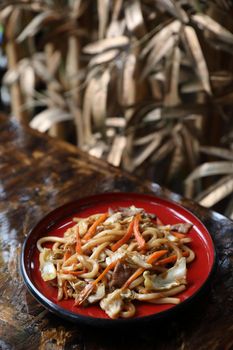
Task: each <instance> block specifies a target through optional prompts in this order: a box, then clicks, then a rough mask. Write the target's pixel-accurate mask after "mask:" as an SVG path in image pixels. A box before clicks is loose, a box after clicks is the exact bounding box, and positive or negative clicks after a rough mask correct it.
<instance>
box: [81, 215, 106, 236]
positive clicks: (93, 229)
mask: <svg viewBox="0 0 233 350" xmlns="http://www.w3.org/2000/svg"><path fill="white" fill-rule="evenodd" d="M107 217H108V213H104V214H102V215H100V217H99V218H98V219H97V220H96V221H95V222H94V223H93V224H92V225H91V227H90V228H89V230H88V231H87V233H86V234H85V236H84V237H83V239H84V240H86V241H87V240H88V239H90V238H92V237H93V236H94V234H95V232H96V228H97V226H99V224H101V223H102V222H104V221H105V219H107Z"/></svg>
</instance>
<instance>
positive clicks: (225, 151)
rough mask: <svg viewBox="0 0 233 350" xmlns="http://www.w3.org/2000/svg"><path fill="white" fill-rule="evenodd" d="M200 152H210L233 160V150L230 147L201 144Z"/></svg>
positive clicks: (209, 153)
mask: <svg viewBox="0 0 233 350" xmlns="http://www.w3.org/2000/svg"><path fill="white" fill-rule="evenodd" d="M200 152H202V153H205V154H208V155H210V156H216V157H219V158H223V159H228V160H232V161H233V150H232V151H230V150H228V149H225V148H220V147H211V146H201V147H200Z"/></svg>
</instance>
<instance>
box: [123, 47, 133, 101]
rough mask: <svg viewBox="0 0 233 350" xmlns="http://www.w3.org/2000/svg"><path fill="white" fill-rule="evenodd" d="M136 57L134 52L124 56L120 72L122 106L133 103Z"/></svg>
mask: <svg viewBox="0 0 233 350" xmlns="http://www.w3.org/2000/svg"><path fill="white" fill-rule="evenodd" d="M136 63H137V59H136V56H135V54H134V53H129V54H127V56H126V57H125V60H124V67H123V74H122V89H121V93H122V96H121V104H122V105H123V106H129V105H133V104H134V103H135V98H136V85H135V78H134V73H135V69H136Z"/></svg>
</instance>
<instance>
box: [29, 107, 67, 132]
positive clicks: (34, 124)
mask: <svg viewBox="0 0 233 350" xmlns="http://www.w3.org/2000/svg"><path fill="white" fill-rule="evenodd" d="M66 120H73V116H72V115H71V114H70V113H68V112H66V111H64V110H61V109H59V108H49V109H46V110H44V111H43V112H41V113H39V114H37V115H36V116H35V117H34V118H33V119H32V121H31V122H30V126H31V128H33V129H36V130H39V131H40V132H45V131H47V130H48V129H50V128H51V126H52V125H54V124H56V123H59V122H61V121H66Z"/></svg>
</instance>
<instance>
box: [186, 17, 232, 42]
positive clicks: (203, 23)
mask: <svg viewBox="0 0 233 350" xmlns="http://www.w3.org/2000/svg"><path fill="white" fill-rule="evenodd" d="M192 20H193V21H194V22H195V23H197V24H198V26H199V27H200V28H201V29H206V30H209V31H210V32H211V33H213V34H214V35H216V37H217V38H218V39H219V40H221V41H224V42H225V43H227V44H229V45H233V34H232V33H231V32H230V31H229V30H227V29H226V28H224V27H223V26H221V25H220V24H219V23H218V22H216V21H215V20H214V19H212V18H211V17H209V16H207V15H205V14H204V13H197V14H195V15H193V16H192Z"/></svg>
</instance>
